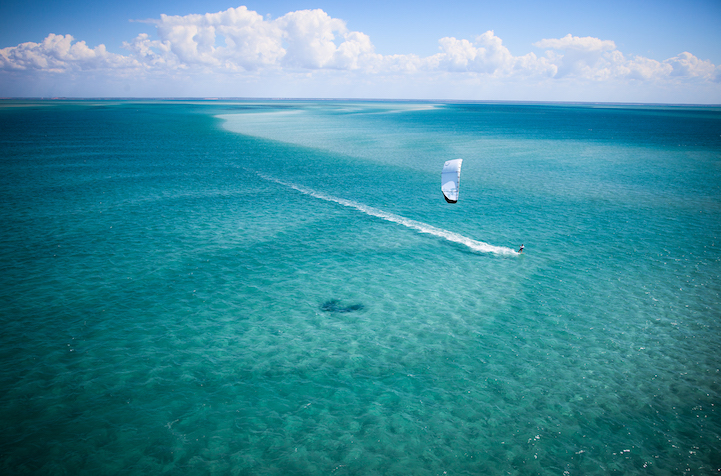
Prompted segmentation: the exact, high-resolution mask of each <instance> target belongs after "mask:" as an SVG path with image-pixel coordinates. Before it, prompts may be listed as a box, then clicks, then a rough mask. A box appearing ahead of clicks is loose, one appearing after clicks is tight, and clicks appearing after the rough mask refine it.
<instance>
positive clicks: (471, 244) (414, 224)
mask: <svg viewBox="0 0 721 476" xmlns="http://www.w3.org/2000/svg"><path fill="white" fill-rule="evenodd" d="M258 175H259V176H260V177H262V178H264V179H266V180H270V181H272V182H275V183H278V184H280V185H284V186H286V187H290V188H292V189H294V190H297V191H299V192H301V193H304V194H306V195H310V196H311V197H315V198H319V199H321V200H325V201H328V202H335V203H338V204H340V205H343V206H346V207H350V208H355V209H356V210H359V211H361V212H363V213H365V214H367V215H370V216H374V217H378V218H382V219H383V220H387V221H390V222H393V223H398V224H399V225H403V226H405V227H408V228H411V229H413V230H416V231H420V232H421V233H428V234H431V235H434V236H437V237H439V238H443V239H446V240H448V241H452V242H454V243H460V244H462V245H465V246H467V247H468V248H470V249H472V250H473V251H479V252H482V253H495V254H499V255H517V254H518V253H517V252H516V251H515V250H512V249H511V248H506V247H503V246H493V245H489V244H488V243H484V242H482V241H476V240H472V239H470V238H467V237H465V236H463V235H459V234H458V233H454V232H452V231H448V230H443V229H441V228H436V227H435V226H432V225H428V224H426V223H423V222H419V221H416V220H411V219H409V218H405V217H402V216H400V215H395V214H393V213H388V212H384V211H383V210H379V209H377V208H373V207H369V206H367V205H363V204H361V203H356V202H353V201H351V200H345V199H343V198H337V197H332V196H330V195H326V194H324V193H321V192H317V191H315V190H312V189H310V188H307V187H303V186H301V185H296V184H293V183H289V182H283V181H281V180H278V179H275V178H273V177H269V176H267V175H263V174H261V173H258Z"/></svg>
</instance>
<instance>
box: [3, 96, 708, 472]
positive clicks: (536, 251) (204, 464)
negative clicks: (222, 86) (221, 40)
mask: <svg viewBox="0 0 721 476" xmlns="http://www.w3.org/2000/svg"><path fill="white" fill-rule="evenodd" d="M453 158H463V159H464V163H463V169H462V179H461V192H460V200H459V202H458V203H457V204H455V205H449V204H447V203H445V201H444V200H443V198H442V195H441V192H440V171H441V168H442V165H443V162H444V161H445V160H449V159H453ZM0 217H1V218H2V225H0V266H1V267H2V271H3V272H2V273H0V326H1V327H0V328H1V329H2V333H1V334H0V427H2V428H3V430H2V432H1V433H0V435H1V436H0V471H1V472H2V473H3V474H73V475H75V474H162V473H170V474H239V475H287V474H297V475H311V474H333V475H343V474H348V475H365V474H383V475H392V474H414V475H425V474H427V475H435V474H448V475H454V474H455V475H458V474H465V475H475V474H517V475H526V474H544V475H545V474H549V475H550V474H553V475H560V474H609V473H619V474H650V475H667V474H716V473H717V472H718V471H719V470H721V416H720V414H719V413H720V412H719V405H721V398H720V396H721V375H720V374H721V370H720V369H721V357H719V356H721V297H720V293H721V279H719V278H720V277H721V109H720V108H712V107H681V106H622V105H562V104H499V103H489V104H483V103H437V104H436V103H411V102H341V101H315V102H314V101H236V102H232V101H228V102H217V101H34V102H33V101H3V102H0ZM521 243H523V244H525V252H524V253H523V254H520V255H519V254H517V253H515V250H517V249H518V247H519V246H520V244H521Z"/></svg>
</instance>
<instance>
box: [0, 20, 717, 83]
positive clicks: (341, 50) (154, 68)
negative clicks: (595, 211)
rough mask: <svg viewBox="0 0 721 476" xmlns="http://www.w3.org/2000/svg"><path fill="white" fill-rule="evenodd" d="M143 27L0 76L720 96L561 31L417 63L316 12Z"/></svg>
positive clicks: (446, 45)
mask: <svg viewBox="0 0 721 476" xmlns="http://www.w3.org/2000/svg"><path fill="white" fill-rule="evenodd" d="M147 22H148V23H150V24H153V25H154V26H155V30H156V35H157V39H151V37H150V35H148V34H141V35H139V36H138V37H136V38H134V39H132V40H130V41H126V42H123V44H122V47H123V48H124V50H125V51H127V53H126V54H114V53H110V52H108V51H107V50H106V47H105V46H104V45H102V44H101V45H98V46H96V47H94V48H90V47H89V46H87V45H86V44H85V42H84V41H78V40H76V39H75V38H73V37H72V36H71V35H69V34H66V35H57V34H52V33H51V34H49V35H48V36H47V37H46V38H45V39H44V40H43V41H42V42H40V43H34V42H28V43H22V44H20V45H17V46H11V47H6V48H2V49H0V75H1V76H0V77H5V78H6V79H13V78H14V79H15V80H19V79H20V78H23V77H25V78H28V77H34V78H38V77H41V76H42V77H44V78H46V80H47V78H49V77H55V79H56V80H58V79H59V78H63V77H67V78H71V79H72V80H73V81H75V82H76V83H78V82H79V81H82V80H83V78H85V79H86V80H87V78H90V77H92V78H96V79H97V78H104V77H106V78H113V79H114V80H115V81H118V80H119V79H121V78H128V79H132V80H133V81H139V80H151V81H152V80H156V81H157V80H159V78H164V79H165V80H174V81H181V82H182V80H183V78H185V80H189V79H188V78H195V80H197V79H198V78H205V82H206V83H207V82H208V81H209V80H210V78H215V79H216V80H218V78H222V79H220V80H218V81H221V82H224V84H226V86H227V85H230V84H232V83H233V82H234V81H237V82H240V83H243V82H246V83H247V82H248V81H250V80H253V78H255V80H257V79H258V78H261V77H267V78H273V79H274V80H275V81H277V84H281V83H282V80H283V78H285V79H290V78H296V79H298V78H305V79H303V81H305V83H306V84H307V83H308V82H309V81H312V80H313V79H315V80H317V81H328V80H329V78H331V77H332V78H333V80H334V81H335V82H336V84H337V83H339V82H340V83H342V82H343V81H353V82H356V83H361V84H365V85H366V86H367V89H368V90H372V89H373V87H372V86H373V84H376V85H377V84H383V83H388V81H394V80H395V81H401V82H402V81H407V80H412V81H415V83H414V84H416V86H418V85H419V84H421V83H422V82H423V81H429V82H432V83H437V84H441V83H443V84H446V85H448V86H452V85H464V84H465V88H466V90H468V88H471V86H472V85H473V84H476V85H477V86H479V88H480V89H481V90H483V85H484V84H485V85H487V84H491V83H493V84H501V83H503V84H511V83H517V84H518V85H520V86H521V87H522V88H524V89H525V90H531V89H533V87H546V88H553V87H555V86H554V84H560V83H565V84H570V83H573V84H576V85H578V84H585V85H589V84H590V85H592V84H594V83H596V84H611V83H613V84H615V85H623V84H626V85H633V84H636V85H638V84H653V85H655V86H658V87H663V88H667V89H668V88H675V87H686V88H693V87H699V86H700V85H701V86H703V87H705V88H707V89H708V90H710V91H715V92H716V94H717V95H718V96H719V97H721V95H719V93H718V91H719V89H721V86H719V85H720V84H721V67H719V66H716V65H714V64H712V63H711V62H710V61H704V60H701V59H699V58H697V57H695V56H694V55H693V54H691V53H689V52H681V53H680V54H679V55H677V56H675V57H673V58H668V59H666V60H663V61H657V60H654V59H650V58H644V57H641V56H632V57H627V56H626V55H624V54H623V53H622V52H621V51H619V50H618V49H617V48H616V45H615V43H614V42H613V41H610V40H602V39H598V38H592V37H578V36H572V35H570V34H568V35H566V36H564V37H562V38H547V39H541V40H539V41H537V42H536V43H534V44H533V45H532V46H533V47H535V48H537V49H538V50H539V54H538V55H537V54H536V53H534V52H531V53H527V54H525V55H522V56H514V55H513V54H512V53H511V52H510V51H509V50H508V48H506V47H505V46H504V45H503V42H502V40H501V38H499V37H498V36H496V35H495V34H494V32H493V31H487V32H485V33H483V34H481V35H479V36H478V37H476V38H475V39H474V40H472V41H471V40H468V39H457V38H453V37H446V38H441V39H440V40H439V41H438V43H439V52H438V53H437V54H435V55H432V56H428V57H419V56H416V55H380V54H377V53H376V52H375V49H374V47H373V44H372V42H371V39H370V38H369V37H368V35H366V34H364V33H362V32H359V31H350V30H349V29H348V28H347V26H346V23H345V22H344V21H343V20H340V19H337V18H332V17H330V16H329V15H328V14H327V13H326V12H324V11H323V10H320V9H317V10H300V11H295V12H290V13H288V14H286V15H284V16H282V17H280V18H277V19H274V20H270V19H264V18H263V16H261V15H259V14H258V13H256V12H254V11H251V10H248V9H247V8H246V7H244V6H241V7H238V8H229V9H228V10H225V11H222V12H217V13H206V14H193V15H185V16H169V15H161V17H160V18H159V19H156V20H149V21H147ZM541 50H542V52H541ZM344 78H345V79H344ZM16 82H17V81H16ZM18 84H19V83H18ZM1 88H2V86H0V89H1ZM291 89H292V88H291ZM0 94H3V95H5V94H7V93H6V92H4V91H2V90H0ZM118 95H122V94H118ZM195 95H203V92H200V91H198V92H196V94H195ZM232 95H238V96H240V95H243V94H242V91H239V94H232ZM301 95H302V94H301ZM379 96H380V95H379Z"/></svg>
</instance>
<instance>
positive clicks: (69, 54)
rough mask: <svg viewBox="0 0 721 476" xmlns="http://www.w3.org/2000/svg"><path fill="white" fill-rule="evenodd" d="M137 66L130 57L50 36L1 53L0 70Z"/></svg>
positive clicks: (58, 69) (99, 47) (82, 42)
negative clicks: (40, 41)
mask: <svg viewBox="0 0 721 476" xmlns="http://www.w3.org/2000/svg"><path fill="white" fill-rule="evenodd" d="M138 65H139V64H138V62H137V61H136V60H135V59H134V58H131V57H127V56H123V55H117V54H113V53H108V52H107V51H106V49H105V45H98V46H96V47H95V48H89V47H88V46H87V45H86V44H85V42H84V41H77V42H76V41H75V39H74V38H73V37H72V36H71V35H55V34H53V33H51V34H49V35H48V36H47V37H46V38H45V39H44V40H43V42H42V43H33V42H27V43H21V44H20V45H18V46H15V47H8V48H3V49H0V69H3V70H18V71H28V70H29V71H49V72H54V73H62V72H66V71H68V70H94V69H105V68H135V67H137V66H138Z"/></svg>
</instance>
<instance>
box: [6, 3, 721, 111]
mask: <svg viewBox="0 0 721 476" xmlns="http://www.w3.org/2000/svg"><path fill="white" fill-rule="evenodd" d="M719 25H721V0H684V1H683V2H680V1H678V0H674V1H667V0H653V1H651V0H625V1H621V0H606V1H603V2H579V1H577V0H574V1H566V0H548V1H546V2H538V1H537V0H533V1H525V0H522V1H514V0H509V1H503V2H499V1H485V0H474V1H452V0H449V1H444V2H441V1H434V2H431V1H427V0H413V1H407V0H398V1H387V0H386V1H378V0H364V1H363V2H339V1H330V0H328V1H326V0H319V1H298V0H265V1H247V2H242V0H236V1H232V2H231V1H222V0H203V1H198V0H173V1H171V0H159V1H152V0H150V1H140V0H125V1H122V2H107V3H106V2H97V1H90V0H66V1H64V2H57V0H54V1H49V0H20V1H18V0H1V3H0V97H258V98H269V97H296V98H366V99H374V98H377V99H430V100H443V99H446V100H496V101H504V100H508V101H573V102H575V101H581V102H630V103H672V104H680V103H682V104H721V28H719Z"/></svg>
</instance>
